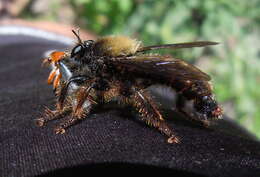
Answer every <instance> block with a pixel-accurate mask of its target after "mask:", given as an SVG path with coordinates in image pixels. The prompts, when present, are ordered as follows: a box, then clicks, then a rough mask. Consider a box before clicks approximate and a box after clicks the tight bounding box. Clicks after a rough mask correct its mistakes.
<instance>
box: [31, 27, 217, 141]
mask: <svg viewBox="0 0 260 177" xmlns="http://www.w3.org/2000/svg"><path fill="white" fill-rule="evenodd" d="M72 31H73V33H74V34H75V36H76V37H77V40H78V43H77V45H75V47H73V49H72V50H71V51H70V52H61V51H56V52H53V53H52V54H51V55H50V57H49V58H48V59H45V60H44V63H45V64H46V63H47V64H53V66H54V67H53V70H52V71H51V73H50V75H49V78H48V83H53V87H54V89H55V90H56V95H57V103H56V109H55V110H50V109H48V108H46V109H45V114H44V116H43V117H41V118H39V119H37V121H36V123H37V124H38V125H39V126H43V125H44V124H45V123H46V122H48V121H50V120H54V119H58V118H63V117H67V119H65V121H63V122H62V123H60V124H59V125H58V126H57V127H56V128H55V129H54V130H55V133H56V134H63V133H64V132H65V129H66V128H68V127H69V126H71V125H73V124H74V123H75V122H77V121H78V120H81V119H84V118H86V117H88V116H90V111H91V110H93V108H94V107H95V106H97V105H100V104H105V103H109V102H111V101H116V102H117V103H118V104H124V105H127V106H131V107H132V108H134V109H136V110H137V111H138V112H139V113H140V118H141V119H142V120H143V121H144V122H145V123H147V124H148V125H150V126H152V127H154V128H156V129H158V130H159V131H161V132H162V133H163V134H165V135H166V136H167V137H168V143H179V142H180V140H179V138H178V137H177V136H176V135H175V133H174V132H173V130H172V129H171V128H170V127H169V126H168V124H167V122H166V121H165V119H164V118H163V116H162V114H161V113H160V110H159V106H158V104H157V103H156V102H155V101H154V100H153V98H152V96H151V95H150V93H149V92H148V90H147V88H148V87H149V86H151V85H154V84H161V85H165V86H167V87H170V88H172V89H173V90H174V91H175V92H176V93H177V94H178V99H177V101H176V108H175V110H177V111H179V112H181V113H183V114H186V116H188V117H190V118H192V119H195V120H197V121H200V122H202V123H203V124H205V125H207V124H208V122H209V120H211V119H219V118H221V115H222V109H221V108H220V106H219V105H218V103H217V102H216V100H215V98H214V95H213V93H212V86H211V84H210V82H209V81H210V76H208V75H207V74H205V73H204V72H202V71H201V70H199V69H198V68H196V67H195V66H193V65H191V64H188V63H186V62H185V61H183V60H180V59H176V58H173V57H171V56H169V55H167V56H164V55H158V54H151V53H150V54H149V53H148V54H147V51H151V50H157V49H165V48H169V49H178V48H192V47H204V46H208V45H215V44H217V43H215V42H209V41H198V42H190V43H178V44H165V45H154V46H143V45H142V43H141V42H140V41H137V40H134V39H131V38H129V37H126V36H107V37H101V38H99V39H97V40H96V41H93V40H87V41H82V40H81V38H80V37H79V33H76V32H75V31H74V30H72Z"/></svg>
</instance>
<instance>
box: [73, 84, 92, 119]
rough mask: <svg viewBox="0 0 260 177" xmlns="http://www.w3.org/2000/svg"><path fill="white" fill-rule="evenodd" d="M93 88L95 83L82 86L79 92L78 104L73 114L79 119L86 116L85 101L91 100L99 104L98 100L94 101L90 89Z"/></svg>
mask: <svg viewBox="0 0 260 177" xmlns="http://www.w3.org/2000/svg"><path fill="white" fill-rule="evenodd" d="M92 88H93V84H91V85H90V86H82V87H80V88H79V90H78V93H77V105H76V106H75V108H74V111H73V115H74V116H75V117H77V118H79V119H82V118H84V117H85V114H86V110H84V103H85V101H86V100H88V101H89V102H91V103H92V104H97V102H95V101H94V99H93V98H92V96H91V95H90V91H91V90H92Z"/></svg>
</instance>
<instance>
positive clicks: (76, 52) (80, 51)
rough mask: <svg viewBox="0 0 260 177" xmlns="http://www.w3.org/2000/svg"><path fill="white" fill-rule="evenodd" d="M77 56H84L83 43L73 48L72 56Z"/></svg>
mask: <svg viewBox="0 0 260 177" xmlns="http://www.w3.org/2000/svg"><path fill="white" fill-rule="evenodd" d="M75 56H79V57H83V56H84V47H83V46H82V45H77V46H76V47H74V48H73V49H72V51H71V57H75Z"/></svg>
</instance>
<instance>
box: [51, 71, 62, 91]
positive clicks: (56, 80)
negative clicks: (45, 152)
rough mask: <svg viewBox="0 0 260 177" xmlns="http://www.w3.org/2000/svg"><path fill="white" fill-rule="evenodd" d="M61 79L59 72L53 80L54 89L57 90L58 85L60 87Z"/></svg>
mask: <svg viewBox="0 0 260 177" xmlns="http://www.w3.org/2000/svg"><path fill="white" fill-rule="evenodd" d="M60 79H61V73H59V74H58V75H57V76H56V77H55V79H54V81H53V89H54V90H56V89H57V87H58V85H59V84H60Z"/></svg>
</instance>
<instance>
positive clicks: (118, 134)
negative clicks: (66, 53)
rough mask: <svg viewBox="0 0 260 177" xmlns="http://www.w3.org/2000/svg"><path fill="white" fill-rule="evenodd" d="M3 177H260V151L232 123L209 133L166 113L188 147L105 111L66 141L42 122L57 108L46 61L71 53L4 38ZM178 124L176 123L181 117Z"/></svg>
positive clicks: (118, 112)
mask: <svg viewBox="0 0 260 177" xmlns="http://www.w3.org/2000/svg"><path fill="white" fill-rule="evenodd" d="M0 39H1V40H0V73H1V74H0V85H1V87H0V176H3V177H12V176H15V177H16V176H37V175H40V176H69V175H70V174H74V175H75V174H76V173H79V172H83V174H84V175H85V176H87V175H86V174H89V173H90V172H95V173H96V174H100V173H101V172H105V173H106V174H115V173H116V172H118V170H120V169H121V170H123V171H124V174H137V170H141V171H143V172H145V173H146V174H149V173H153V174H162V175H163V174H172V176H180V175H182V176H221V177H224V176H237V177H239V176H241V177H246V176H247V177H257V176H260V143H259V142H257V141H256V140H254V139H253V138H252V136H250V135H249V134H248V133H246V132H245V131H244V130H242V129H240V128H239V127H238V126H237V125H234V124H233V123H230V122H228V121H225V120H223V121H219V122H217V125H216V126H215V127H214V126H213V127H212V128H210V129H205V128H203V127H200V126H198V125H196V124H194V123H191V122H189V121H187V120H185V119H181V118H178V117H179V116H177V115H176V114H175V113H172V112H170V111H168V112H167V110H166V111H165V115H166V116H167V117H169V119H170V120H169V122H170V125H171V127H173V128H174V129H175V131H176V133H177V134H178V135H179V136H180V137H181V140H182V142H181V144H167V143H166V137H165V136H163V135H162V134H160V133H159V132H158V131H156V130H154V129H151V128H149V127H147V126H146V125H145V124H144V123H142V122H140V121H137V119H136V115H134V114H130V112H128V110H125V109H124V110H122V109H116V108H113V109H101V110H98V111H97V112H96V113H94V114H92V115H91V116H90V117H88V118H86V119H85V120H84V121H82V122H81V123H79V124H77V125H75V126H73V127H71V128H70V129H68V130H67V132H66V134H64V135H55V134H54V133H53V127H54V125H55V124H57V123H58V122H57V121H54V122H51V123H49V124H48V125H47V126H46V127H43V128H39V127H36V126H35V124H34V119H35V118H37V117H38V116H40V115H41V112H42V111H43V109H44V106H52V105H54V103H55V100H54V95H53V92H52V88H51V86H49V85H47V84H46V78H47V76H48V73H49V70H48V69H46V68H41V60H40V59H41V57H42V53H43V52H44V51H46V50H49V49H62V48H64V47H66V46H65V45H63V44H61V43H58V42H53V41H48V40H44V39H40V38H34V37H29V36H0ZM174 116H175V117H174Z"/></svg>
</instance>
